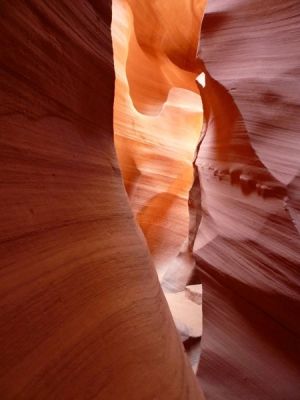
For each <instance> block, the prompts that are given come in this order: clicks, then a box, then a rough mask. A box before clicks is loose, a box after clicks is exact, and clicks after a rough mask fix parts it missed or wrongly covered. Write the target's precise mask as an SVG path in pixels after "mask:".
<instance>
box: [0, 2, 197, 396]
mask: <svg viewBox="0 0 300 400" xmlns="http://www.w3.org/2000/svg"><path fill="white" fill-rule="evenodd" d="M0 13H1V15H0V18H1V20H0V41H1V59H0V66H1V70H2V79H1V86H0V87H1V120H0V121H1V129H0V132H1V133H0V182H1V189H0V217H1V228H0V260H1V269H0V354H1V359H0V393H1V396H0V397H1V398H2V399H5V400H9V399H28V400H29V399H30V400H33V399H39V400H41V399H55V400H56V399H64V400H67V399H72V400H73V399H90V398H93V399H103V400H104V399H105V400H109V399H111V400H116V399H122V400H127V399H131V400H133V399H136V400H141V399H154V398H155V399H164V400H167V399H168V400H171V399H174V400H175V399H182V400H186V399H200V398H202V397H201V395H200V393H199V391H198V388H197V383H196V380H195V377H194V376H193V373H192V369H191V368H190V367H189V366H188V365H187V362H186V359H185V357H184V355H183V352H182V349H181V346H180V343H179V338H178V336H177V334H176V331H175V327H174V324H173V322H172V320H171V317H170V313H169V311H168V309H167V305H166V302H165V300H164V299H163V296H162V294H161V290H160V287H159V283H158V280H157V277H156V273H155V271H154V269H153V266H152V264H151V262H150V259H149V255H148V252H147V250H146V247H145V245H144V244H143V242H142V240H141V237H139V235H138V233H137V230H136V225H135V223H134V220H133V216H132V214H131V211H130V209H129V205H128V202H127V199H126V195H125V191H124V190H123V186H122V181H121V175H120V171H119V168H118V164H117V161H116V157H115V152H114V146H113V132H112V123H113V121H112V109H113V95H114V72H113V60H112V45H111V36H110V22H111V3H110V2H109V1H102V0H98V1H95V0H94V1H92V0H91V1H80V2H72V1H62V0H59V1H58V0H57V1H56V0H53V1H51V2H41V1H38V0H33V1H30V2H28V1H26V2H23V1H2V2H1V6H0Z"/></svg>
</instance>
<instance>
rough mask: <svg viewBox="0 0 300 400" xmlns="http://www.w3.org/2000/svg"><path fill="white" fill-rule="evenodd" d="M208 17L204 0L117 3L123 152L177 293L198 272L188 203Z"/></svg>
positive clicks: (161, 266)
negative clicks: (203, 26) (200, 47)
mask: <svg viewBox="0 0 300 400" xmlns="http://www.w3.org/2000/svg"><path fill="white" fill-rule="evenodd" d="M202 14H203V2H202V1H200V2H199V1H198V0H197V1H196V0H195V1H192V2H191V1H186V0H174V1H172V2H170V1H160V2H151V1H134V0H114V2H113V23H112V35H113V43H114V57H115V68H116V95H115V105H114V111H115V114H114V129H115V142H116V149H117V152H118V157H119V161H120V166H121V169H122V173H123V177H124V182H125V186H126V190H127V193H128V196H129V200H130V203H131V206H132V209H133V212H134V214H135V216H136V220H137V222H138V223H139V225H140V227H141V229H142V231H143V233H144V235H145V238H146V240H147V243H148V246H149V249H150V252H151V254H152V257H153V261H154V263H155V266H156V269H157V271H158V274H159V276H160V278H161V281H162V282H163V284H164V285H166V286H169V287H170V288H172V289H177V290H184V286H185V283H186V281H187V279H188V275H189V274H190V272H191V269H192V268H193V259H192V257H191V254H190V250H191V249H190V248H189V247H188V241H187V236H188V230H189V216H188V204H187V201H188V192H189V189H190V187H191V185H192V181H193V167H192V161H193V159H194V156H195V149H196V146H197V143H198V141H199V132H200V131H201V126H202V104H201V99H200V96H199V90H198V87H197V84H196V81H195V78H196V76H197V74H198V73H199V62H197V60H196V57H195V55H196V50H197V42H198V34H199V29H200V22H201V17H202ZM187 26H188V27H189V29H186V27H187ZM167 271H168V272H167ZM166 272H167V274H166V275H164V274H165V273H166Z"/></svg>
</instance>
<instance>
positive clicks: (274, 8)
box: [191, 0, 300, 400]
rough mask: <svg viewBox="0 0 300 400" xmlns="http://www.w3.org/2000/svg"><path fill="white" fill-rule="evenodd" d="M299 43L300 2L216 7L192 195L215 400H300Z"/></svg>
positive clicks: (205, 355) (209, 382) (205, 49)
mask: <svg viewBox="0 0 300 400" xmlns="http://www.w3.org/2000/svg"><path fill="white" fill-rule="evenodd" d="M299 41H300V3H299V2H298V1H292V0H288V1H285V2H282V1H277V0H272V1H264V2H260V1H256V0H252V1H248V0H246V1H239V0H227V1H223V0H214V1H209V2H208V7H207V9H206V14H205V17H204V21H203V26H202V33H201V43H200V51H199V58H201V60H202V61H203V62H204V65H203V68H204V71H206V85H205V86H204V87H203V86H201V85H199V88H200V92H201V96H202V100H203V108H204V114H205V121H206V124H205V129H204V132H203V134H204V137H203V140H202V142H201V145H200V148H199V153H198V156H197V160H196V170H197V171H196V172H197V173H198V175H199V181H196V182H195V184H194V191H192V194H191V196H192V197H191V198H192V199H194V200H195V199H197V198H198V197H197V196H198V192H197V190H198V191H199V184H200V186H201V209H202V219H201V222H200V224H199V227H198V232H197V235H196V239H195V243H194V254H195V258H196V262H197V267H198V268H199V270H200V271H201V276H202V280H203V286H204V289H203V293H204V297H203V303H204V310H203V313H204V336H203V338H202V355H201V362H200V367H199V369H198V375H199V379H200V382H201V384H202V387H203V389H204V392H205V395H206V397H207V400H210V399H212V400H221V399H222V400H224V399H226V400H240V399H245V400H257V399H262V400H283V399H288V400H297V399H299V394H300V320H299V315H300V271H299V267H300V265H299V263H300V235H299V211H300V207H299V193H300V184H299V182H300V180H299V176H300V175H299V173H300V172H299V171H300V140H299V127H300V114H299V105H300V104H299V103H300V101H299V92H300V86H299V84H300V79H299V78H300V66H299V63H300V54H299ZM197 182H198V184H197Z"/></svg>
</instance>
